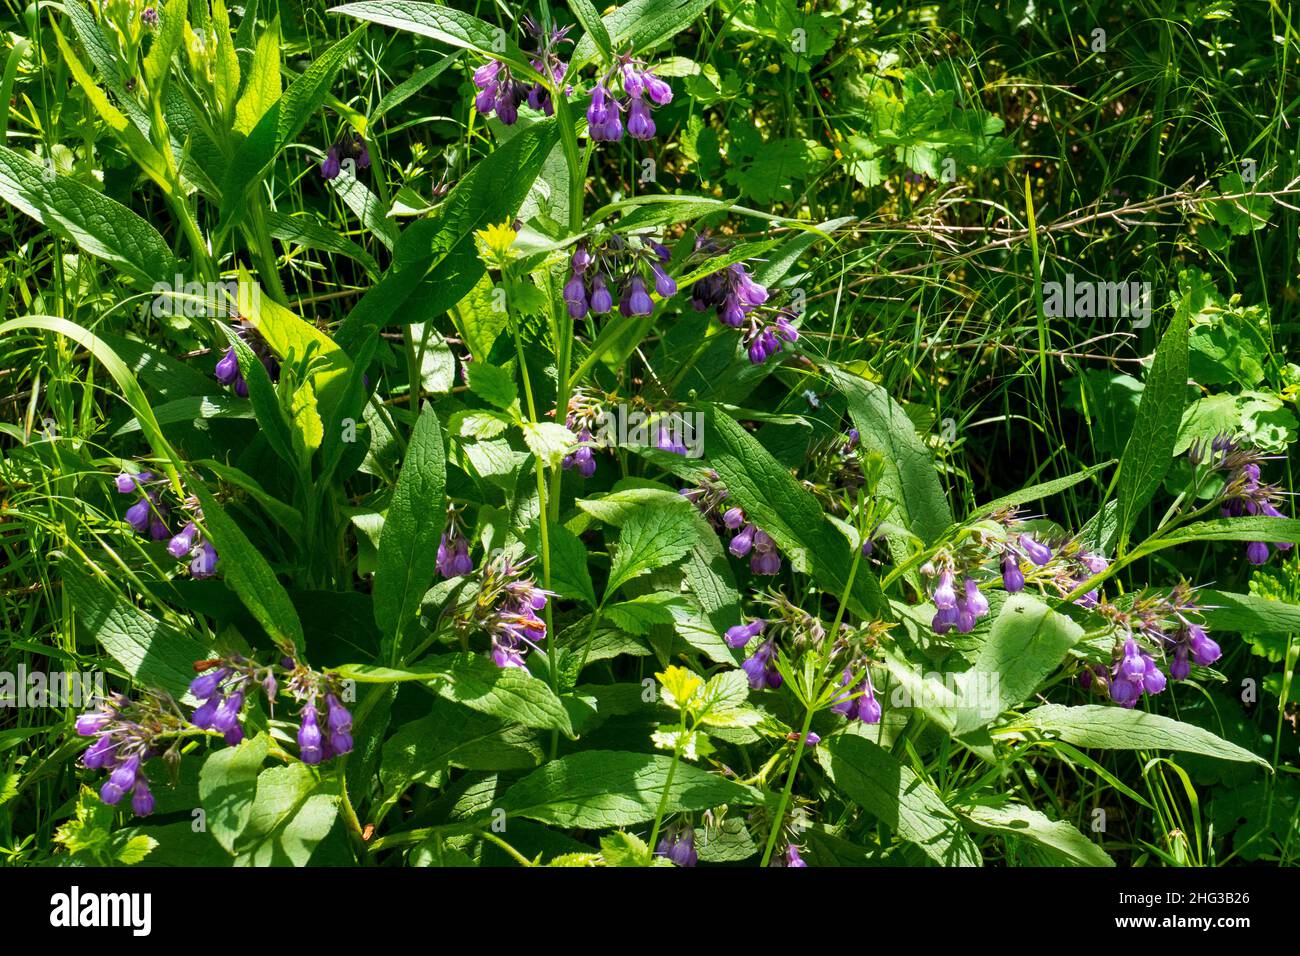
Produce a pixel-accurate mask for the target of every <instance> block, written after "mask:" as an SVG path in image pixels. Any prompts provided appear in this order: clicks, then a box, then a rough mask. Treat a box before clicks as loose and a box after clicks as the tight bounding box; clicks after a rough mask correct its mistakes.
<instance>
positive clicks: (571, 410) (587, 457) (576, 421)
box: [560, 388, 605, 478]
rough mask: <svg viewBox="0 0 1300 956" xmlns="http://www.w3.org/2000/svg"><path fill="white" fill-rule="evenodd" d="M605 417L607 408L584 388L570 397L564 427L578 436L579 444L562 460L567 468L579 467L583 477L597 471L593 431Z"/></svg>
mask: <svg viewBox="0 0 1300 956" xmlns="http://www.w3.org/2000/svg"><path fill="white" fill-rule="evenodd" d="M604 418H605V408H604V405H602V404H601V403H600V402H599V401H598V400H597V399H595V398H594V397H592V396H591V395H589V394H588V393H587V392H585V391H584V390H583V389H580V388H579V389H575V390H574V392H573V395H572V396H570V398H569V407H568V411H567V414H566V415H565V418H564V427H565V428H567V429H569V431H571V432H573V433H574V435H575V436H576V437H577V440H578V445H577V447H576V448H574V449H573V451H571V452H569V453H568V454H567V455H565V456H564V458H563V459H562V460H561V462H560V465H561V467H563V468H566V469H575V468H576V469H577V471H578V474H580V475H581V476H582V477H583V478H590V477H591V476H592V475H594V474H595V473H596V456H595V453H594V452H593V451H592V443H593V442H592V433H593V432H594V431H595V430H596V429H597V428H599V427H600V423H601V422H602V421H603V420H604Z"/></svg>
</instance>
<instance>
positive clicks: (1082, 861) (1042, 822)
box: [962, 803, 1115, 866]
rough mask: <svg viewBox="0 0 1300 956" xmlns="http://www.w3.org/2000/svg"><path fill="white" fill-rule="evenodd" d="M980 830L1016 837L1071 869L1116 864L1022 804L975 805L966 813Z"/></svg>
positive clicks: (1065, 825)
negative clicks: (1035, 845) (1032, 844)
mask: <svg viewBox="0 0 1300 956" xmlns="http://www.w3.org/2000/svg"><path fill="white" fill-rule="evenodd" d="M962 815H963V816H965V817H966V819H967V820H969V821H970V822H971V823H972V824H973V825H974V826H975V827H976V828H977V829H979V830H983V831H985V832H987V833H996V834H999V835H1002V836H1014V837H1019V838H1020V839H1023V840H1029V841H1031V842H1033V843H1036V844H1038V846H1040V847H1041V848H1042V849H1043V850H1045V851H1046V852H1047V853H1048V855H1049V856H1051V857H1052V858H1054V859H1055V860H1058V861H1060V862H1061V863H1064V864H1066V865H1068V866H1114V865H1115V861H1114V860H1112V859H1111V858H1110V855H1109V854H1108V853H1107V852H1106V851H1105V850H1103V849H1102V848H1101V847H1099V846H1097V844H1095V843H1093V842H1092V841H1091V840H1089V839H1088V838H1087V837H1086V836H1084V835H1083V834H1082V833H1080V832H1079V830H1078V828H1077V827H1075V826H1073V825H1071V824H1069V823H1067V822H1066V821H1064V820H1053V819H1051V818H1050V817H1048V816H1047V815H1046V814H1045V813H1041V812H1040V811H1038V810H1034V809H1032V808H1030V807H1026V806H1021V805H1020V804H1015V803H1011V804H1007V805H1005V806H1001V807H984V806H975V807H971V808H970V809H968V810H963V811H962Z"/></svg>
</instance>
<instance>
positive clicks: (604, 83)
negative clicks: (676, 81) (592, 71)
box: [587, 53, 673, 143]
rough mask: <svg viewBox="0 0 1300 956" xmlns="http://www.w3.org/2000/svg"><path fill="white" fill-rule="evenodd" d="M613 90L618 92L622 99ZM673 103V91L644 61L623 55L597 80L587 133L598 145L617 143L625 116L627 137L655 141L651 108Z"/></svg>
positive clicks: (629, 55) (592, 92) (620, 137)
mask: <svg viewBox="0 0 1300 956" xmlns="http://www.w3.org/2000/svg"><path fill="white" fill-rule="evenodd" d="M616 89H619V90H621V92H622V95H621V96H620V95H619V93H616V92H615V90H616ZM672 99H673V91H672V87H670V86H669V85H668V84H667V83H666V82H665V81H664V80H662V79H661V78H659V77H657V76H655V75H654V73H652V72H651V71H650V70H649V69H648V68H647V67H646V64H645V62H644V61H643V60H640V59H637V58H635V57H633V56H632V55H631V54H630V53H629V54H624V55H622V56H620V57H618V58H617V59H616V60H615V61H614V64H613V65H612V66H611V67H610V69H609V70H608V71H607V72H606V73H604V74H603V75H601V76H600V77H598V78H597V80H596V86H595V88H594V89H593V90H592V91H591V105H590V106H588V107H587V130H588V133H589V134H590V136H591V138H592V140H594V141H595V142H598V143H616V142H618V141H619V140H620V139H622V138H623V126H624V123H623V114H624V113H627V135H628V136H631V137H632V138H633V139H639V140H649V139H654V135H655V121H654V116H653V115H652V114H653V111H654V108H655V107H656V106H665V105H667V104H668V103H671V102H672Z"/></svg>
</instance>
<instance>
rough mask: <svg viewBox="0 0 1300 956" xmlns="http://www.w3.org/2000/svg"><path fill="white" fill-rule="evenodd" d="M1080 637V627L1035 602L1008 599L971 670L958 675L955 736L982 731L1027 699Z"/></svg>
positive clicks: (1025, 597)
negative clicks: (979, 728)
mask: <svg viewBox="0 0 1300 956" xmlns="http://www.w3.org/2000/svg"><path fill="white" fill-rule="evenodd" d="M1082 636H1083V628H1081V627H1080V626H1079V625H1078V624H1076V623H1074V621H1072V620H1070V618H1068V617H1066V616H1065V615H1064V614H1058V613H1057V612H1056V611H1053V610H1052V609H1051V608H1050V607H1048V606H1047V605H1046V604H1044V603H1043V602H1042V601H1040V600H1038V599H1037V598H1035V597H1032V596H1030V595H1028V594H1013V595H1011V596H1010V597H1009V598H1007V600H1006V601H1005V602H1004V603H1003V604H1002V609H1001V611H1000V612H999V613H998V616H997V620H995V621H994V622H993V626H992V628H990V630H989V635H988V637H987V639H986V640H985V641H984V644H983V646H982V647H980V650H979V653H978V654H977V655H976V657H975V661H974V663H973V664H972V665H971V668H970V670H968V671H964V672H962V673H961V674H960V675H958V687H959V690H958V695H959V704H958V708H959V709H958V712H957V715H956V724H955V726H954V733H956V734H958V735H960V734H964V733H966V732H967V731H970V730H974V729H976V728H978V727H983V726H984V725H985V724H987V723H989V722H990V721H991V720H993V719H994V718H995V717H997V716H998V714H1000V713H1002V711H1004V710H1005V709H1007V708H1008V707H1011V706H1014V705H1016V704H1019V703H1021V702H1022V701H1024V700H1026V699H1027V698H1029V697H1030V696H1031V695H1032V694H1033V692H1034V691H1035V690H1037V689H1038V686H1039V685H1040V684H1041V683H1042V682H1043V681H1044V680H1045V679H1046V678H1047V676H1048V675H1049V674H1051V673H1052V672H1053V671H1055V670H1056V669H1057V668H1058V667H1060V665H1061V660H1062V659H1063V658H1064V657H1065V653H1066V651H1068V650H1069V649H1070V648H1071V647H1073V646H1074V645H1075V643H1076V642H1077V641H1078V640H1079V639H1080V638H1081V637H1082Z"/></svg>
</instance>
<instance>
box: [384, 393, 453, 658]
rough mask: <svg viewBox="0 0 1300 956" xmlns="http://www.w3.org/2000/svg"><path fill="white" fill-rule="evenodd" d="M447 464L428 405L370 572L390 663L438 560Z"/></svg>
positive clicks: (417, 426)
mask: <svg viewBox="0 0 1300 956" xmlns="http://www.w3.org/2000/svg"><path fill="white" fill-rule="evenodd" d="M446 484H447V464H446V458H445V454H444V452H443V447H442V429H441V428H440V427H439V426H438V416H437V414H436V413H435V412H434V410H433V408H432V406H428V405H426V406H425V408H424V411H423V412H421V413H420V418H419V421H417V422H416V423H415V431H414V432H413V433H412V435H411V442H410V445H409V446H408V447H407V450H406V460H405V461H404V462H403V463H402V470H401V473H400V474H399V475H398V476H397V486H396V487H395V488H394V489H393V498H392V501H391V502H390V503H389V505H388V515H387V517H386V518H385V519H384V530H383V532H382V534H381V535H380V538H379V566H378V568H377V569H376V571H375V585H374V596H375V623H376V624H378V625H379V630H380V632H381V633H382V634H383V639H384V646H385V649H386V651H387V653H386V654H385V657H386V659H388V660H391V661H394V662H396V661H397V659H398V658H399V656H400V653H401V633H402V628H403V627H405V626H406V623H407V622H408V621H410V620H412V619H413V618H414V617H415V615H416V612H418V611H419V609H420V599H421V598H422V597H423V596H424V592H425V591H426V590H428V587H429V582H430V581H431V580H432V579H433V572H434V567H435V566H436V564H437V561H438V539H439V537H440V536H441V535H442V528H443V525H444V524H445V522H446V518H447V504H446V501H445V499H444V490H445V488H446Z"/></svg>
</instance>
